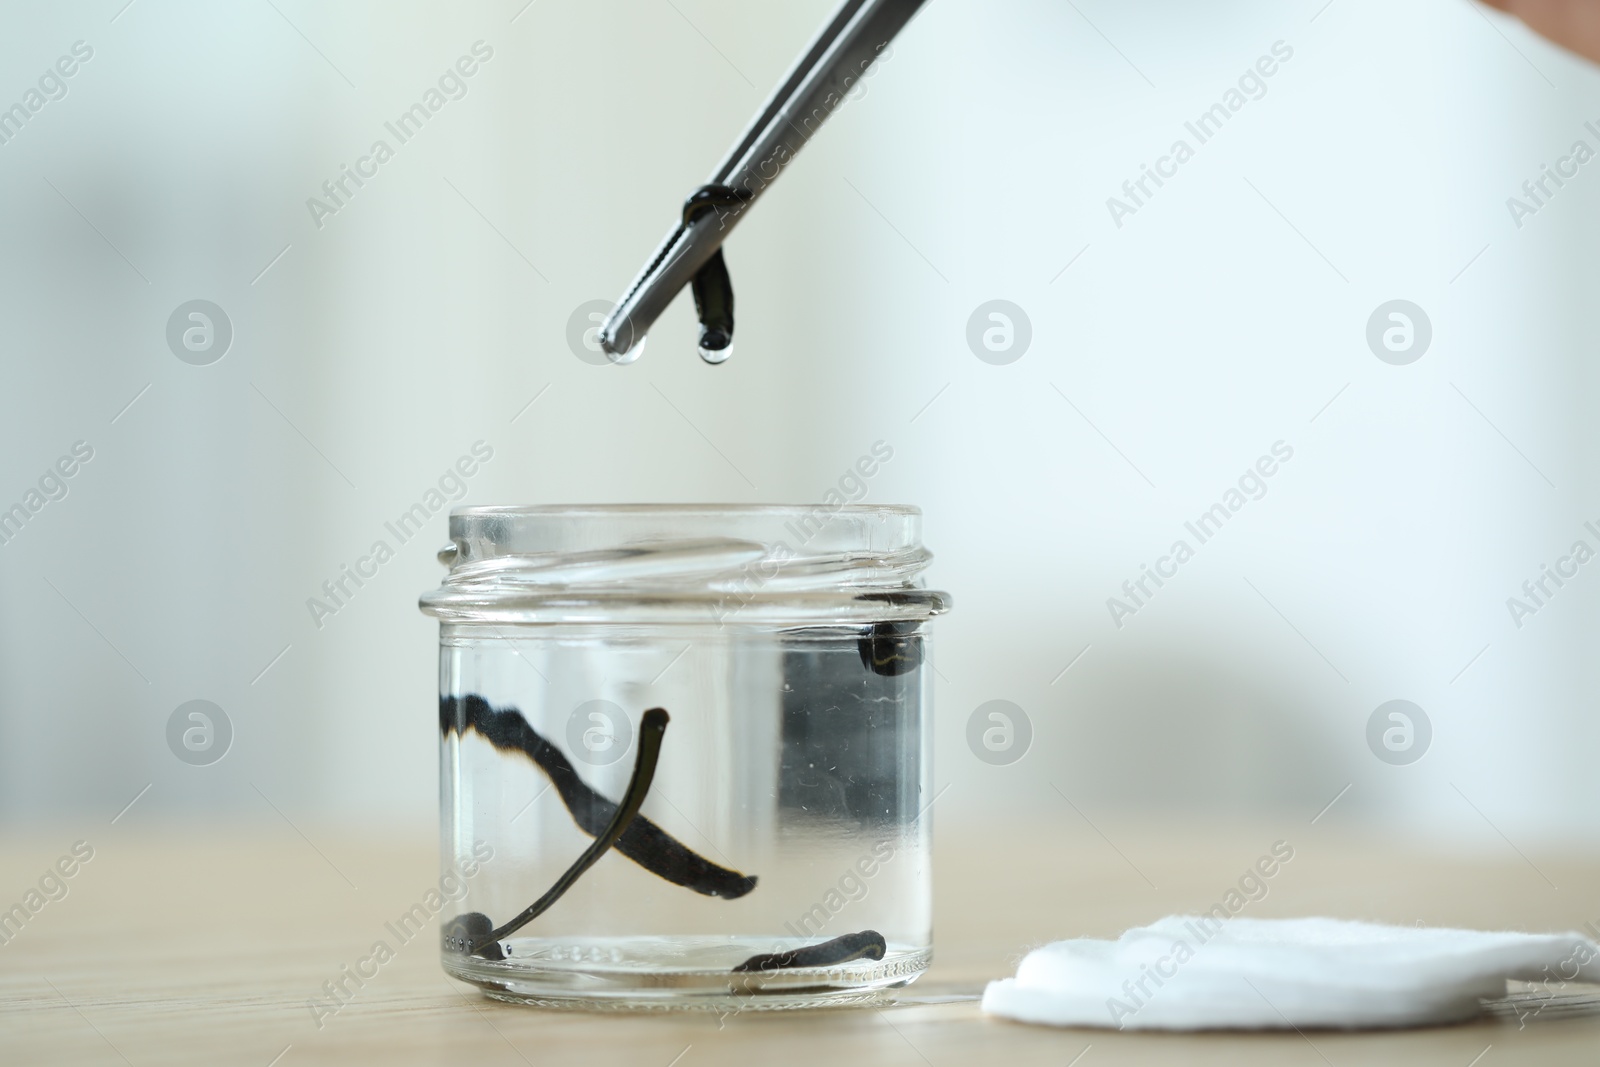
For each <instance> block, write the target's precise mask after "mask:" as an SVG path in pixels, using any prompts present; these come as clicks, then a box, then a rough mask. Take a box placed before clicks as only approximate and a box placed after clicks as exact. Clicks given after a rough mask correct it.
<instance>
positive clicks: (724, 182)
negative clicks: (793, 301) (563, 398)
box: [599, 0, 924, 363]
mask: <svg viewBox="0 0 1600 1067" xmlns="http://www.w3.org/2000/svg"><path fill="white" fill-rule="evenodd" d="M923 2H924V0H844V3H843V4H841V5H840V7H839V10H838V11H837V12H835V13H834V15H833V18H831V19H830V20H829V21H828V24H827V25H826V26H824V27H823V28H822V32H820V33H819V34H818V35H817V37H816V39H815V40H813V41H812V42H811V44H810V45H809V46H807V48H806V50H805V52H804V53H802V54H801V56H800V59H799V60H798V61H797V62H796V63H795V65H794V66H793V67H792V68H791V69H790V71H789V73H788V74H787V75H785V76H784V79H783V81H782V82H780V83H779V84H778V88H777V89H776V90H775V91H774V92H773V94H772V96H771V97H770V98H769V99H768V100H767V102H766V104H765V105H764V106H763V107H762V108H761V111H760V112H759V113H758V114H757V115H756V117H755V120H754V121H753V122H751V124H750V126H749V127H748V128H747V129H746V130H745V131H744V134H743V136H741V137H740V138H739V141H738V143H736V144H735V145H734V147H733V150H732V151H731V152H729V153H728V155H727V158H725V159H724V160H723V161H722V164H721V165H720V166H719V167H717V169H716V172H715V173H714V174H712V176H711V180H710V181H709V182H708V183H707V184H706V185H704V186H702V187H701V188H700V189H698V190H696V191H695V193H694V194H693V195H692V196H690V198H689V200H688V202H687V203H686V204H685V205H684V211H683V220H682V221H681V222H680V223H679V224H678V225H677V226H676V227H675V228H674V229H673V230H672V232H671V233H669V234H668V235H667V239H666V240H665V241H663V242H662V243H661V247H660V248H658V249H657V250H656V253H655V255H653V256H652V257H651V258H650V260H649V262H648V263H647V264H646V265H645V268H644V270H642V271H641V272H640V273H639V276H638V277H637V278H635V279H634V281H633V284H632V285H630V286H629V287H628V290H627V293H626V294H625V295H624V296H623V298H622V300H621V301H620V302H618V304H617V306H616V308H614V309H613V310H612V312H611V314H610V316H609V317H608V318H607V319H606V321H605V323H604V324H603V325H602V326H601V327H600V335H599V339H600V346H601V348H602V349H604V350H605V352H606V354H607V355H608V356H609V357H610V358H611V360H612V362H615V363H627V362H631V361H632V359H637V358H638V356H637V353H634V354H633V355H632V356H631V357H630V355H629V353H630V352H634V349H635V348H636V347H637V346H638V345H639V343H640V342H641V341H643V340H644V336H645V334H646V333H647V332H648V331H649V329H650V327H651V326H653V325H654V324H655V321H656V319H657V318H659V317H660V316H661V313H662V312H663V311H665V310H666V309H667V305H668V304H670V303H672V300H673V298H674V297H676V296H677V295H678V292H679V290H681V289H682V288H683V287H684V285H685V284H688V283H691V282H693V283H694V287H695V298H696V305H697V307H698V308H699V312H700V317H701V323H702V330H701V345H700V349H701V355H702V357H704V358H705V359H706V361H707V362H711V363H720V362H721V361H722V359H724V358H726V350H727V346H728V345H729V344H731V343H732V339H733V314H732V312H733V300H732V289H731V287H730V286H729V285H728V283H727V271H726V268H725V267H724V266H723V264H722V261H721V256H720V252H721V250H722V242H723V241H724V240H726V239H727V236H728V231H730V230H731V229H732V228H733V226H734V224H735V223H737V222H738V221H739V219H740V218H742V217H743V216H744V213H745V212H746V211H747V210H749V208H750V205H751V204H753V203H755V201H756V198H757V197H759V196H760V195H761V193H762V192H763V191H764V190H765V189H766V188H767V186H768V185H770V184H772V182H773V181H774V180H775V179H776V178H777V177H778V175H779V174H780V173H782V170H783V168H784V167H786V166H787V165H788V164H789V163H790V161H791V160H793V158H794V156H795V154H796V153H798V152H799V151H800V149H801V148H802V147H804V146H805V144H806V142H807V141H809V140H810V139H811V137H812V135H813V134H815V133H816V131H817V129H818V128H819V127H820V126H821V125H822V123H823V121H824V120H825V119H826V118H827V117H828V116H829V115H830V114H832V113H833V112H834V111H835V110H837V109H838V107H839V106H840V105H841V104H843V103H844V100H845V97H846V94H848V93H849V92H850V90H851V89H853V88H854V87H855V85H856V83H857V81H858V80H859V79H860V78H861V77H862V76H863V75H864V74H865V73H866V71H867V68H869V67H870V66H871V65H872V63H873V61H874V60H876V59H877V58H878V56H879V55H880V54H881V53H882V52H883V50H884V49H885V48H887V47H888V46H889V42H890V41H892V40H893V39H894V37H895V35H896V34H898V33H899V32H900V30H901V28H902V27H904V26H905V25H906V23H908V22H910V21H911V18H912V16H913V15H915V14H916V13H917V9H918V8H920V7H921V6H922V4H923ZM719 290H720V291H719ZM723 304H725V305H726V306H725V307H724V306H722V305H723ZM713 320H716V324H715V325H713ZM724 326H725V329H724V328H723V327H724Z"/></svg>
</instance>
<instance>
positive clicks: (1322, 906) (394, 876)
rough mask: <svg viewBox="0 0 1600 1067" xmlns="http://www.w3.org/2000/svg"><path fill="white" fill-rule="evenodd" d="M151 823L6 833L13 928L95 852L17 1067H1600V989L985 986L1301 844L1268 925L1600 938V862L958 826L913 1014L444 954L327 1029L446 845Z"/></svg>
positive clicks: (0, 1027) (42, 921)
mask: <svg viewBox="0 0 1600 1067" xmlns="http://www.w3.org/2000/svg"><path fill="white" fill-rule="evenodd" d="M131 822H132V820H129V821H128V822H124V823H122V824H120V825H114V826H113V825H104V824H101V825H100V826H99V827H98V828H90V829H85V828H84V827H78V828H77V829H76V831H74V830H73V829H71V828H68V829H64V830H62V831H60V832H58V833H55V832H38V831H34V832H30V833H29V834H27V835H26V836H20V835H18V834H16V833H12V834H10V835H9V836H6V837H4V838H0V908H9V907H10V906H11V904H12V903H15V902H19V901H22V900H23V897H24V895H25V894H26V892H27V891H28V889H29V887H30V886H35V887H36V886H37V885H38V883H39V881H40V879H41V878H42V877H43V876H44V875H45V874H46V872H47V871H48V870H50V869H52V868H53V866H54V865H55V864H56V863H57V861H58V860H59V859H61V858H62V857H63V856H70V855H71V847H72V845H73V843H74V842H75V841H78V840H84V841H86V842H87V843H88V846H89V847H92V848H93V850H94V855H93V858H92V859H91V860H89V861H88V862H87V863H83V864H81V865H78V866H77V867H76V868H75V870H74V873H73V875H72V877H71V878H69V879H62V884H64V885H65V886H66V889H67V893H66V895H65V896H64V897H61V899H57V900H49V899H48V898H45V897H44V895H43V894H41V897H40V898H36V901H37V900H42V901H43V903H42V905H41V906H40V907H39V908H38V910H37V913H36V914H34V915H33V916H32V917H31V918H30V919H29V920H28V921H27V923H26V924H25V925H24V926H23V928H22V929H21V930H20V932H17V933H15V934H14V935H11V934H9V933H7V936H9V941H8V942H7V943H4V944H0V990H3V1000H0V1062H3V1063H5V1064H123V1063H127V1064H132V1065H137V1067H143V1065H145V1064H164V1065H184V1064H204V1065H206V1067H220V1065H234V1064H238V1065H244V1067H268V1065H269V1064H275V1065H276V1067H305V1065H311V1064H346V1065H348V1064H366V1063H373V1064H385V1065H388V1067H405V1065H411V1064H449V1065H451V1067H461V1065H463V1064H470V1065H474V1067H476V1065H483V1067H489V1065H498V1064H509V1065H517V1064H537V1065H539V1067H545V1065H550V1064H567V1063H571V1064H586V1065H587V1064H612V1063H616V1064H628V1065H638V1067H669V1065H676V1067H699V1065H702V1064H739V1065H741V1067H748V1065H750V1064H752V1063H760V1064H764V1065H765V1064H776V1063H788V1062H795V1063H802V1062H804V1063H814V1062H823V1063H827V1062H846V1061H848V1062H865V1061H868V1060H871V1061H872V1062H875V1063H882V1064H885V1065H890V1064H905V1065H909V1067H922V1065H928V1067H944V1065H945V1064H958V1063H978V1062H982V1063H988V1062H1004V1063H1006V1064H1007V1065H1008V1067H1025V1065H1031V1064H1049V1065H1052V1067H1065V1065H1067V1064H1076V1065H1077V1067H1100V1065H1103V1064H1120V1063H1140V1064H1144V1063H1174V1064H1178V1063H1182V1064H1210V1063H1216V1064H1224V1063H1226V1064H1239V1063H1258V1062H1259V1063H1283V1064H1307V1065H1313V1067H1315V1065H1325V1064H1333V1065H1338V1067H1342V1065H1344V1064H1389V1063H1395V1064H1399V1063H1404V1064H1423V1065H1426V1064H1440V1065H1447V1067H1468V1065H1469V1064H1472V1065H1474V1067H1496V1065H1498V1064H1504V1063H1539V1064H1552V1065H1553V1064H1564V1063H1575V1064H1576V1063H1584V1064H1592V1063H1595V1062H1596V1061H1597V1060H1600V998H1596V997H1595V996H1594V994H1595V992H1596V991H1595V990H1594V988H1593V987H1581V986H1578V987H1569V988H1568V989H1567V990H1565V991H1564V993H1563V996H1562V997H1560V998H1557V999H1549V998H1548V994H1541V995H1539V998H1541V999H1529V1000H1525V1001H1523V1006H1522V1010H1521V1012H1520V1014H1521V1015H1522V1016H1523V1017H1522V1018H1521V1019H1519V1018H1518V1013H1516V1012H1512V1011H1507V1010H1502V1011H1501V1012H1500V1013H1499V1014H1497V1015H1491V1016H1489V1017H1487V1018H1485V1019H1484V1020H1482V1021H1479V1022H1476V1023H1472V1024H1468V1025H1462V1026H1450V1027H1441V1028H1435V1029H1428V1030H1418V1031H1409V1032H1401V1033H1377V1034H1345V1033H1331V1032H1313V1033H1307V1034H1304V1035H1302V1034H1297V1033H1293V1032H1289V1033H1274V1034H1230V1033H1224V1034H1205V1035H1151V1034H1132V1033H1114V1032H1107V1031H1091V1030H1064V1029H1053V1028H1045V1027H1033V1026H1025V1025H1021V1024H1015V1023H1009V1022H1004V1021H1000V1020H996V1019H990V1018H986V1017H985V1016H984V1015H983V1014H982V1013H981V1012H980V1011H979V1010H978V1006H977V1003H976V1002H975V1000H974V999H972V997H973V995H975V994H977V993H979V992H980V991H981V990H982V988H983V983H984V982H985V981H986V980H988V979H991V978H996V977H1001V976H1004V975H1007V974H1010V973H1012V971H1013V970H1014V967H1015V963H1016V960H1017V959H1018V958H1019V956H1020V954H1021V953H1022V952H1023V951H1024V950H1025V949H1026V948H1027V947H1029V946H1030V945H1035V944H1039V943H1042V942H1045V941H1049V940H1054V939H1057V938H1060V937H1069V936H1113V935H1115V934H1116V933H1117V932H1119V931H1121V930H1122V929H1124V928H1125V927H1127V926H1130V925H1135V924H1140V923H1145V922H1148V921H1150V920H1152V919H1154V918H1157V917H1159V916H1161V915H1163V914H1167V913H1170V912H1175V911H1188V910H1203V909H1204V908H1206V907H1208V906H1209V905H1210V904H1211V903H1213V902H1215V901H1216V900H1218V899H1220V897H1221V896H1222V894H1223V893H1225V892H1226V891H1227V889H1228V888H1229V887H1230V886H1232V885H1233V884H1234V883H1235V882H1236V881H1237V880H1238V878H1239V876H1240V874H1241V873H1243V871H1244V870H1245V868H1246V867H1247V866H1248V865H1249V864H1250V863H1251V862H1253V861H1254V859H1255V858H1256V857H1257V856H1258V855H1261V854H1263V853H1265V852H1266V850H1267V848H1268V847H1269V846H1270V845H1271V844H1272V842H1273V841H1274V840H1277V839H1286V840H1290V841H1291V842H1292V843H1293V846H1294V848H1295V850H1296V852H1295V858H1294V860H1293V861H1292V862H1291V863H1289V864H1287V865H1285V866H1284V867H1283V869H1282V870H1281V871H1280V872H1279V873H1278V874H1277V875H1276V876H1275V877H1274V878H1273V879H1272V881H1271V883H1270V885H1269V892H1268V895H1267V896H1266V898H1265V899H1263V900H1261V901H1259V902H1257V903H1252V904H1250V905H1249V906H1248V907H1249V912H1248V913H1249V914H1254V915H1258V916H1262V917H1266V916H1274V915H1297V914H1298V915H1305V914H1326V915H1335V916H1341V917H1348V918H1363V919H1371V920H1377V921H1387V922H1404V923H1418V922H1420V923H1425V924H1428V925H1440V926H1443V925H1452V926H1471V927H1481V928H1501V929H1526V930H1563V929H1577V928H1580V927H1581V926H1582V925H1583V924H1584V923H1586V922H1591V923H1595V924H1596V925H1597V926H1600V857H1592V858H1589V859H1588V860H1587V861H1584V862H1577V861H1574V860H1572V859H1570V858H1568V859H1565V860H1560V859H1556V858H1552V857H1548V856H1545V855H1542V854H1539V853H1535V852H1529V853H1528V855H1527V857H1526V858H1523V857H1522V856H1521V855H1519V854H1518V853H1517V852H1516V851H1515V850H1513V849H1510V848H1507V849H1506V850H1505V852H1504V853H1503V855H1500V854H1496V855H1493V856H1490V857H1487V858H1485V857H1478V858H1476V859H1469V858H1464V857H1459V856H1458V857H1451V856H1448V855H1445V854H1441V853H1437V852H1431V853H1430V852H1424V851H1420V850H1419V849H1418V848H1416V847H1415V846H1407V845H1403V844H1401V843H1397V842H1388V843H1383V842H1375V841H1371V840H1361V839H1354V838H1350V837H1348V836H1341V835H1340V834H1339V833H1338V832H1336V831H1335V830H1333V829H1331V828H1329V827H1326V826H1313V825H1307V824H1305V823H1304V820H1300V821H1299V825H1298V828H1297V829H1296V828H1294V827H1292V826H1291V827H1289V828H1288V829H1285V827H1284V826H1279V827H1271V826H1266V827H1263V828H1259V829H1254V828H1249V827H1239V826H1232V827H1225V828H1217V827H1214V826H1199V825H1197V826H1195V827H1192V828H1188V829H1174V828H1171V827H1168V828H1166V829H1162V830H1156V829H1152V828H1150V827H1138V826H1114V825H1110V824H1107V823H1104V822H1101V823H1099V824H1098V830H1096V831H1094V832H1091V829H1090V828H1089V827H1087V826H1085V825H1084V824H1083V823H1081V822H1080V823H1079V824H1078V826H1077V827H1066V828H1063V827H1062V826H1060V825H1055V826H1045V827H1037V828H1033V829H1028V830H1023V829H1017V828H1014V827H1013V828H1011V829H1007V830H1002V829H1000V828H998V827H996V828H994V829H993V830H991V831H988V832H974V831H954V830H952V831H949V832H945V831H944V830H941V831H940V832H939V835H938V837H937V848H936V863H937V875H936V878H937V883H936V898H937V905H936V915H937V920H936V924H937V925H936V929H937V934H936V937H937V946H936V957H937V960H936V963H935V965H934V967H933V969H932V970H931V971H929V972H928V974H927V975H925V976H924V978H923V979H922V980H921V981H919V982H917V983H916V984H915V985H914V986H912V987H911V988H910V989H909V990H908V991H907V996H908V997H909V998H910V999H911V1001H912V1002H911V1003H905V1004H901V1005H897V1006H892V1007H886V1008H881V1009H878V1008H871V1009H861V1008H858V1009H842V1010H837V1009H836V1010H829V1011H817V1012H806V1013H770V1014H769V1013H747V1014H743V1015H738V1016H731V1017H727V1018H722V1019H718V1018H717V1017H715V1016H709V1015H701V1014H674V1015H665V1016H640V1015H623V1016H618V1015H598V1014H586V1013H576V1012H553V1011H545V1010H538V1009H532V1008H527V1007H521V1006H516V1005H509V1004H502V1003H498V1002H495V1001H490V1000H488V999H486V998H484V997H482V996H480V995H479V994H478V993H476V992H475V991H473V990H472V989H470V988H469V987H466V986H463V985H460V984H458V983H456V982H453V981H450V980H448V979H446V978H445V977H444V975H443V973H442V972H441V971H440V969H439V964H438V960H437V947H436V942H434V941H432V940H429V939H419V940H417V941H415V942H413V943H411V944H409V945H407V946H405V947H404V948H402V949H401V950H400V952H399V954H398V956H397V957H396V958H395V959H394V960H393V961H392V962H390V963H388V964H387V965H386V966H384V967H383V968H382V969H381V970H380V972H379V973H378V975H377V977H376V978H374V979H372V980H371V981H369V982H367V983H366V985H365V987H364V988H363V989H361V990H360V992H359V993H358V994H357V995H356V996H355V998H354V999H353V1000H351V1001H350V1002H349V1003H348V1004H347V1005H346V1006H345V1007H344V1008H343V1009H342V1010H341V1011H340V1012H339V1013H338V1014H337V1015H336V1016H333V1017H331V1018H325V1019H324V1020H323V1025H322V1026H321V1027H320V1028H319V1026H318V1025H317V1021H316V1019H315V1017H314V1015H313V1013H312V1012H311V1010H310V1009H309V1008H308V1007H307V1001H308V1000H309V999H311V998H312V997H314V996H316V995H317V993H318V990H319V987H320V986H321V985H322V983H323V982H324V981H326V980H328V979H331V978H337V977H338V975H339V970H340V968H341V967H342V966H344V965H346V964H349V963H351V962H352V961H353V960H355V959H357V958H359V957H360V956H361V955H362V954H363V953H365V952H366V951H367V949H368V948H369V946H370V945H371V944H372V942H373V941H374V940H375V939H376V938H377V937H378V936H380V935H381V933H382V930H383V923H384V921H385V919H386V918H389V917H391V916H393V915H395V914H398V913H400V912H401V911H403V910H404V909H405V907H407V906H409V904H410V903H411V902H412V901H413V900H414V899H415V898H416V897H417V896H418V895H419V894H420V893H421V892H422V891H423V890H425V889H426V888H427V887H428V886H429V885H430V884H431V883H432V882H433V881H434V879H435V878H436V873H435V858H434V845H433V843H432V841H431V840H429V841H415V842H399V841H392V840H391V841H381V842H376V843H375V842H373V841H371V840H362V839H359V838H357V837H355V836H353V835H351V834H350V833H349V832H348V831H345V832H342V833H338V832H332V831H323V830H319V829H317V828H314V827H310V826H304V825H302V826H301V827H300V831H304V833H303V835H302V833H301V832H300V831H291V830H290V829H289V828H288V827H286V826H285V825H284V824H282V823H280V824H279V825H278V826H277V827H272V826H264V825H263V826H255V827H250V828H245V829H240V828H229V829H223V828H218V827H215V826H211V827H205V826H191V827H167V828H152V827H149V826H141V825H138V824H137V823H134V824H132V825H130V824H129V823H131ZM1286 825H1287V824H1286ZM1102 835H1103V836H1102ZM68 866H72V864H68ZM54 885H55V883H54V882H52V883H51V887H52V888H53V887H54ZM56 894H57V895H58V896H59V890H56ZM1524 995H1525V996H1528V997H1533V996H1534V995H1533V994H1524ZM1533 1007H1537V1008H1538V1009H1539V1010H1538V1011H1537V1012H1534V1011H1533V1010H1532V1008H1533Z"/></svg>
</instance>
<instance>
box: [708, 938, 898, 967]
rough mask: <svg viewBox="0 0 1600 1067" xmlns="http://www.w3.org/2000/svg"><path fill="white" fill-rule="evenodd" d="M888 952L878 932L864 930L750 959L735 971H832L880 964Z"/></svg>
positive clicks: (886, 944) (885, 943) (886, 945)
mask: <svg viewBox="0 0 1600 1067" xmlns="http://www.w3.org/2000/svg"><path fill="white" fill-rule="evenodd" d="M888 948H889V946H888V943H887V942H885V941H884V939H883V935H882V934H880V933H878V931H876V930H862V931H861V932H860V933H856V934H845V935H844V936H843V937H836V938H834V939H833V940H832V941H824V942H822V943H821V944H818V945H807V946H806V947H805V948H796V949H790V950H789V951H788V952H767V953H764V954H762V955H760V956H751V957H750V958H749V959H747V960H745V961H744V962H743V963H741V964H739V966H737V967H735V968H734V969H733V970H734V973H736V974H737V973H739V972H741V971H781V970H787V969H790V968H793V967H831V966H833V965H834V964H836V963H848V962H850V961H851V960H859V959H869V960H881V959H883V954H884V953H885V952H886V951H888Z"/></svg>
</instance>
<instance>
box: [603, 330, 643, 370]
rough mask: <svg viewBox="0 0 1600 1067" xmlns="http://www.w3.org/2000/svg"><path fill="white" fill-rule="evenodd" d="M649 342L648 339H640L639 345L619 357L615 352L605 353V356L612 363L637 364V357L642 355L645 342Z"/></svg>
mask: <svg viewBox="0 0 1600 1067" xmlns="http://www.w3.org/2000/svg"><path fill="white" fill-rule="evenodd" d="M649 340H650V338H648V337H641V338H639V343H638V344H636V345H634V346H633V347H632V348H630V349H628V350H627V351H626V352H623V353H621V354H620V355H619V354H618V353H616V352H607V353H606V356H607V357H608V358H609V359H610V360H611V362H613V363H620V364H628V363H634V362H637V361H638V359H639V357H640V356H642V355H644V346H645V342H646V341H649Z"/></svg>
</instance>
